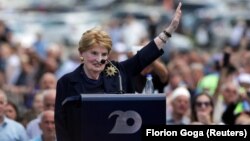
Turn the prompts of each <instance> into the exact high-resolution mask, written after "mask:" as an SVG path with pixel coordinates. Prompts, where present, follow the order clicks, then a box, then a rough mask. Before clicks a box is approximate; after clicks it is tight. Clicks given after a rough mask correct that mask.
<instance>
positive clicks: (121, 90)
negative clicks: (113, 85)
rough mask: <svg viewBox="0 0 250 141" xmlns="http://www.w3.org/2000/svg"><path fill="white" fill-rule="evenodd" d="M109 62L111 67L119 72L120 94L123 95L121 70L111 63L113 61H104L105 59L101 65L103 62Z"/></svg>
mask: <svg viewBox="0 0 250 141" xmlns="http://www.w3.org/2000/svg"><path fill="white" fill-rule="evenodd" d="M106 61H107V62H108V63H109V64H110V65H112V66H113V67H114V68H115V69H116V70H117V72H118V78H119V93H120V94H123V88H122V76H121V73H120V71H119V69H118V68H117V67H116V66H115V65H114V64H113V63H112V62H111V61H109V60H104V59H102V60H101V63H102V62H104V63H105V62H106ZM104 63H103V64H104Z"/></svg>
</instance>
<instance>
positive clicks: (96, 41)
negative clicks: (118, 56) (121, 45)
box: [78, 27, 112, 53]
mask: <svg viewBox="0 0 250 141" xmlns="http://www.w3.org/2000/svg"><path fill="white" fill-rule="evenodd" d="M95 45H99V46H101V47H104V48H106V49H107V50H108V52H110V51H111V48H112V41H111V38H110V36H109V35H108V33H107V32H106V31H104V30H103V29H102V28H100V27H94V28H92V29H90V30H87V31H86V32H84V33H83V34H82V37H81V39H80V41H79V47H78V51H79V52H80V53H81V52H85V51H87V50H89V49H90V48H91V47H93V46H95Z"/></svg>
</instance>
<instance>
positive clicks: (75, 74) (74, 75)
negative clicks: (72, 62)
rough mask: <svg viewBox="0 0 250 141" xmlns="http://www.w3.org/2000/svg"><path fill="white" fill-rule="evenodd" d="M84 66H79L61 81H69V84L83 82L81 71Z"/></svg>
mask: <svg viewBox="0 0 250 141" xmlns="http://www.w3.org/2000/svg"><path fill="white" fill-rule="evenodd" d="M81 68H82V64H81V65H79V66H78V67H77V68H76V69H75V70H74V71H72V72H70V73H67V74H65V75H64V76H62V77H61V78H60V79H59V80H62V81H67V82H79V81H81V78H82V77H81V71H82V69H81Z"/></svg>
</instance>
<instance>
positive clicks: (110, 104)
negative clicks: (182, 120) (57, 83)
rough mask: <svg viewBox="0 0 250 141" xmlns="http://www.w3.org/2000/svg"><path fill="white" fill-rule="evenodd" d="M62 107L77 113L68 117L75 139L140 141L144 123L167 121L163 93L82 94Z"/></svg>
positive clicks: (87, 140)
mask: <svg viewBox="0 0 250 141" xmlns="http://www.w3.org/2000/svg"><path fill="white" fill-rule="evenodd" d="M63 109H64V112H66V114H67V115H68V117H70V115H71V114H72V117H75V116H78V117H77V118H72V119H71V118H68V120H67V124H68V126H69V128H70V129H69V130H70V131H73V132H77V133H75V134H74V137H73V138H74V139H77V140H78V141H83V140H84V141H100V140H103V141H128V140H129V141H140V140H141V138H142V136H143V135H142V133H143V132H142V128H143V127H144V126H146V125H165V123H166V96H165V94H150V95H148V94H81V95H79V96H75V97H69V98H67V99H66V100H65V101H64V102H63ZM73 114H77V115H73ZM76 121H77V122H76ZM71 122H72V124H71ZM74 130H75V131H74ZM76 136H77V137H76Z"/></svg>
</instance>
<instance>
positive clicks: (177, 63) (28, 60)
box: [0, 0, 250, 139]
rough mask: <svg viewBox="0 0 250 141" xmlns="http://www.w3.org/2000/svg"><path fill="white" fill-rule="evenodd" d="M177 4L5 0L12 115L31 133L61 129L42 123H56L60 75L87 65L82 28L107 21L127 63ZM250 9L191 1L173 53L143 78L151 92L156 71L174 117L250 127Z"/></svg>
mask: <svg viewBox="0 0 250 141" xmlns="http://www.w3.org/2000/svg"><path fill="white" fill-rule="evenodd" d="M177 4H178V1H177V0H140V1H139V0H102V1H94V0H53V1H50V0H22V1H20V0H8V1H7V0H0V90H1V91H0V93H4V94H5V95H6V96H7V99H8V104H7V106H6V107H5V108H3V109H4V111H5V112H4V113H2V115H6V116H7V117H9V118H11V119H13V120H16V121H17V122H18V123H20V124H22V125H23V127H24V130H25V131H26V132H27V134H28V137H29V138H30V139H32V138H35V137H36V136H38V135H41V134H42V133H44V132H42V130H43V131H46V130H49V129H50V130H51V132H49V133H52V131H53V130H54V129H53V128H54V127H53V126H49V125H48V126H39V123H42V122H41V121H43V120H41V119H44V118H45V117H47V118H48V119H49V120H50V121H51V122H52V123H53V122H54V121H53V120H54V119H53V120H52V118H49V117H50V116H53V113H49V112H48V111H47V110H51V109H54V98H55V87H56V82H57V80H58V78H60V77H61V76H62V75H63V74H65V73H67V72H70V71H72V70H74V69H75V68H76V67H77V66H78V65H79V64H80V59H79V56H78V52H77V47H78V41H79V39H80V37H81V34H82V33H83V32H84V31H86V30H87V29H90V28H92V27H95V26H102V27H104V28H105V29H106V30H107V31H108V33H109V34H110V36H111V38H112V41H113V49H112V52H111V55H110V60H116V61H123V60H125V59H127V58H129V57H131V56H132V55H133V54H135V53H136V52H137V51H138V50H139V49H140V48H141V47H142V46H143V45H145V44H146V43H148V42H149V41H150V40H152V39H153V38H154V37H155V36H157V35H158V34H159V33H160V32H161V31H162V29H164V28H163V27H166V25H167V24H168V23H169V22H170V20H171V18H172V17H173V13H174V9H175V7H176V6H177ZM249 9H250V2H249V1H247V0H237V1H236V0H220V1H218V0H202V1H200V0H185V1H182V14H183V15H182V19H181V23H180V26H179V28H178V30H177V32H176V33H174V35H172V38H171V39H170V40H169V41H168V43H167V44H166V46H167V47H166V48H165V53H164V55H163V56H162V57H161V58H159V59H158V60H157V61H155V62H154V63H152V64H151V65H150V66H149V67H148V68H146V69H145V70H143V71H142V72H141V76H142V77H138V78H136V80H137V81H135V82H136V84H135V85H136V87H138V88H136V90H137V92H138V93H141V92H142V88H143V86H144V85H145V83H143V81H141V79H145V78H144V76H145V75H146V74H148V73H152V74H153V82H154V86H155V92H156V93H157V92H158V93H165V94H166V95H167V119H166V121H167V124H250V114H249V112H250V42H249V41H250V16H249V14H248V12H249ZM227 60H228V61H227ZM157 70H158V71H157ZM159 70H162V71H159ZM162 72H164V73H162ZM0 111H1V108H0ZM0 113H1V112H0ZM41 113H44V114H42V115H41ZM45 115H47V116H45ZM0 116H1V115H0ZM41 117H43V118H41ZM45 119H46V118H45ZM34 120H36V121H34ZM32 122H33V123H32ZM34 122H35V123H34ZM40 127H41V128H40ZM50 130H49V131H50ZM49 133H46V134H49Z"/></svg>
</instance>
